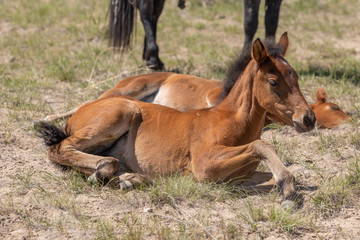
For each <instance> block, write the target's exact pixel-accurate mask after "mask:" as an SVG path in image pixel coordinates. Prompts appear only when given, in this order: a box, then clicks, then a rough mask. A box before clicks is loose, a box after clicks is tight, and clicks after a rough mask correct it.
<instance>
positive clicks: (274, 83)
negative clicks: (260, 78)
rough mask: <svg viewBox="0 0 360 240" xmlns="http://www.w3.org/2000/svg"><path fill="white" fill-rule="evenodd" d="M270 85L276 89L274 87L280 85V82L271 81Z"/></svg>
mask: <svg viewBox="0 0 360 240" xmlns="http://www.w3.org/2000/svg"><path fill="white" fill-rule="evenodd" d="M269 84H270V86H272V87H274V86H276V85H278V82H277V81H275V80H273V79H270V80H269Z"/></svg>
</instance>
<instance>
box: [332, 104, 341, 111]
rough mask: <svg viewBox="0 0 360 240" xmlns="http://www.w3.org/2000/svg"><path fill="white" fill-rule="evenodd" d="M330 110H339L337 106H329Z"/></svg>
mask: <svg viewBox="0 0 360 240" xmlns="http://www.w3.org/2000/svg"><path fill="white" fill-rule="evenodd" d="M330 108H331V109H332V110H334V111H338V110H340V108H339V107H338V106H336V105H330Z"/></svg>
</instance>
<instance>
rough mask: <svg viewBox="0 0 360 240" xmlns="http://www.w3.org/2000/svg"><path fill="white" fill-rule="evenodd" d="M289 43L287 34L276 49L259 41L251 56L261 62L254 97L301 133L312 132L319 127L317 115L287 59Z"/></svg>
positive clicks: (257, 72) (255, 80) (256, 77)
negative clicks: (308, 102)
mask: <svg viewBox="0 0 360 240" xmlns="http://www.w3.org/2000/svg"><path fill="white" fill-rule="evenodd" d="M288 44H289V40H288V37H287V33H284V34H283V35H282V36H281V38H280V41H279V42H278V44H277V45H276V46H275V48H273V49H270V48H266V47H265V46H264V45H263V43H262V42H261V41H260V40H259V39H257V40H255V42H254V44H253V47H252V53H251V55H252V58H253V60H254V61H256V63H257V71H256V73H255V79H254V89H253V90H254V94H255V96H256V100H257V101H258V104H260V106H262V107H263V108H264V109H265V110H266V111H267V112H269V113H271V114H273V115H275V116H276V117H277V118H278V119H280V120H281V121H283V122H285V123H287V124H293V125H294V127H295V129H296V130H297V131H298V132H305V131H310V130H312V129H313V128H314V126H315V115H314V112H313V111H312V110H311V108H310V106H309V105H308V104H307V102H306V101H305V99H304V97H303V95H302V93H301V92H300V89H299V84H298V75H297V73H296V72H295V70H294V69H293V68H292V67H291V66H290V65H289V63H288V62H287V61H286V60H285V59H284V58H283V56H284V55H285V52H286V50H287V47H288Z"/></svg>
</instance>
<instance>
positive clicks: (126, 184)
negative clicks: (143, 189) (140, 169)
mask: <svg viewBox="0 0 360 240" xmlns="http://www.w3.org/2000/svg"><path fill="white" fill-rule="evenodd" d="M133 189H134V186H133V185H132V183H131V182H130V181H128V180H125V181H123V182H120V190H121V191H130V190H133Z"/></svg>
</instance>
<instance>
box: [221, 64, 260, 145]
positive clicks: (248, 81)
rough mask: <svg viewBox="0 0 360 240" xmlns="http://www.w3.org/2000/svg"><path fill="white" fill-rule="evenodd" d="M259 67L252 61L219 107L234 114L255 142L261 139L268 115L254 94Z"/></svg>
mask: <svg viewBox="0 0 360 240" xmlns="http://www.w3.org/2000/svg"><path fill="white" fill-rule="evenodd" d="M257 67H258V66H257V63H256V62H255V61H251V62H250V63H249V65H248V67H247V68H246V69H245V71H244V72H243V74H242V75H241V76H240V77H239V79H238V80H237V81H236V83H235V85H234V87H233V88H232V89H231V91H230V92H229V94H228V96H227V97H226V98H225V99H224V101H223V102H222V103H221V104H220V105H219V107H220V108H222V109H223V110H226V111H229V112H233V113H234V115H233V116H234V118H235V120H236V122H237V123H238V124H239V125H241V126H242V128H243V129H244V131H243V132H244V133H245V134H251V136H252V137H251V138H254V140H255V139H258V138H260V134H261V130H262V128H263V126H264V122H265V115H266V111H265V109H264V108H263V107H261V106H260V104H259V103H258V101H257V99H256V98H255V94H254V93H255V89H254V88H255V86H254V79H255V76H256V73H257Z"/></svg>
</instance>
